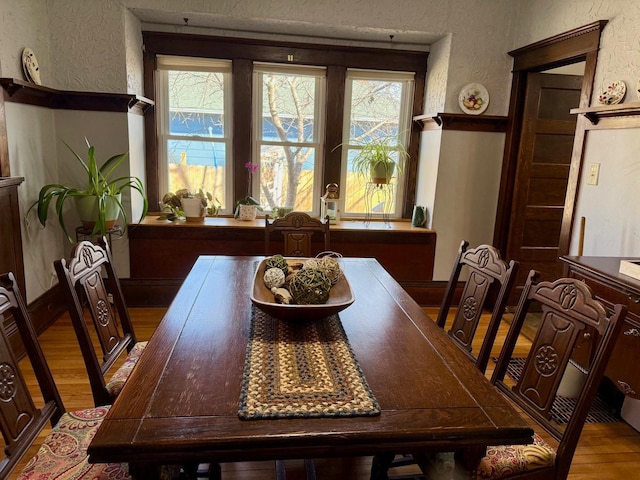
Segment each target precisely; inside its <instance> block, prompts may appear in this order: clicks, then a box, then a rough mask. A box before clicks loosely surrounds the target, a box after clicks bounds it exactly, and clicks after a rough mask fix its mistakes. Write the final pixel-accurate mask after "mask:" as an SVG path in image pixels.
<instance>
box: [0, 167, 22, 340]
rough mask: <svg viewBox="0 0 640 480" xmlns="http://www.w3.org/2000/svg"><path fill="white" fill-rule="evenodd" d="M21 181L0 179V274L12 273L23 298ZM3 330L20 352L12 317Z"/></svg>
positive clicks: (20, 178) (15, 178) (18, 179)
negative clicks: (19, 195)
mask: <svg viewBox="0 0 640 480" xmlns="http://www.w3.org/2000/svg"><path fill="white" fill-rule="evenodd" d="M23 181H24V178H22V177H0V272H1V273H7V272H13V274H14V275H15V277H16V281H17V282H18V287H20V290H21V292H22V295H23V296H24V295H25V286H24V260H23V258H22V234H21V232H20V208H19V205H18V186H19V185H20V184H21V183H22V182H23ZM3 328H4V331H5V332H6V334H7V335H8V336H9V337H10V339H11V340H10V341H11V344H12V346H13V348H14V349H15V350H14V351H18V352H19V351H21V349H22V345H21V342H20V340H19V338H18V335H16V333H17V329H16V325H15V323H14V321H13V317H10V316H7V317H6V318H5V319H4V325H3Z"/></svg>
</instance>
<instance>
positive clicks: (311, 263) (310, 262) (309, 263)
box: [302, 258, 318, 268]
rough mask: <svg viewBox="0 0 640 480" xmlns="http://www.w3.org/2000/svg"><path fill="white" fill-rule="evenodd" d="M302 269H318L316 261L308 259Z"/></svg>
mask: <svg viewBox="0 0 640 480" xmlns="http://www.w3.org/2000/svg"><path fill="white" fill-rule="evenodd" d="M302 268H318V260H317V259H315V258H309V259H308V260H306V261H305V262H304V264H303V265H302Z"/></svg>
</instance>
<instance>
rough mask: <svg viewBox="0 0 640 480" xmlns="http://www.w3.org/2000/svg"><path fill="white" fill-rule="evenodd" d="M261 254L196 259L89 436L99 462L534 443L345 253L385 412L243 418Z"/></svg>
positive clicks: (400, 294)
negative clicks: (240, 406)
mask: <svg viewBox="0 0 640 480" xmlns="http://www.w3.org/2000/svg"><path fill="white" fill-rule="evenodd" d="M260 259H261V257H225V256H202V257H200V258H199V259H198V261H197V262H196V263H195V265H194V266H193V269H192V270H191V272H190V273H189V275H188V277H187V278H186V279H185V281H184V284H183V285H182V287H181V289H180V291H179V293H178V295H177V296H176V298H175V299H174V301H173V303H172V304H171V307H170V308H169V310H168V311H167V313H166V315H165V317H164V319H163V320H162V322H161V323H160V325H159V326H158V329H157V330H156V332H155V333H154V335H153V337H152V338H151V340H150V341H149V344H148V346H147V348H146V350H145V352H144V354H143V355H142V357H141V358H140V360H139V363H138V365H137V366H136V368H135V370H134V371H133V373H132V375H131V377H130V378H129V380H128V381H127V383H126V385H125V387H124V389H123V390H122V393H121V394H120V395H119V397H118V399H117V400H116V402H115V404H114V405H113V407H112V408H111V411H110V412H109V414H108V415H107V417H106V418H105V420H104V422H103V423H102V425H101V426H100V428H99V430H98V432H97V434H96V436H95V438H94V439H93V441H92V442H91V445H90V446H89V450H88V453H89V459H90V461H91V462H129V463H130V465H131V466H132V467H133V469H134V471H141V470H139V469H140V468H141V465H143V464H145V463H147V464H154V463H164V464H169V463H184V462H188V461H205V462H206V461H220V462H224V461H240V460H242V461H251V460H268V459H286V458H314V457H344V456H350V455H373V454H377V453H384V452H390V451H392V452H398V453H405V452H409V451H412V450H415V449H417V448H419V449H434V450H436V449H437V450H445V451H453V450H456V451H461V450H464V449H468V450H474V451H475V452H478V451H480V453H482V452H483V451H484V450H483V449H484V447H486V446H487V445H497V444H518V443H528V442H530V440H531V436H532V430H531V429H530V428H529V427H528V425H527V424H526V422H525V421H524V420H523V419H522V418H521V417H520V416H519V415H518V414H517V412H516V411H515V410H514V409H513V408H512V407H511V405H510V404H509V403H508V402H507V400H505V399H504V398H503V397H502V395H501V394H499V393H498V392H497V391H496V390H495V389H494V387H493V386H492V385H491V384H490V383H489V382H488V381H487V380H486V379H485V377H484V376H483V375H482V374H480V372H479V371H478V370H476V369H475V368H474V367H473V365H472V364H471V363H470V361H469V359H468V357H467V356H466V355H464V354H463V353H462V352H461V351H460V350H459V349H458V348H457V347H456V346H455V345H454V344H453V342H452V341H451V339H450V338H448V336H447V335H446V334H445V333H444V332H443V331H442V330H441V329H439V328H438V327H437V326H436V324H435V323H434V322H433V321H432V320H431V319H430V318H429V317H428V316H427V315H426V314H425V313H424V312H423V310H422V309H421V308H420V306H419V305H418V304H416V303H415V301H414V300H413V299H412V298H411V297H410V296H409V295H408V294H407V293H406V292H405V291H404V290H403V289H402V287H400V285H399V284H398V283H397V282H396V281H395V280H394V279H393V278H392V277H391V276H390V275H389V274H388V273H387V272H386V271H385V270H384V269H383V268H382V267H381V266H380V264H379V263H378V262H377V261H376V260H375V259H370V258H367V259H365V258H345V259H343V260H344V264H343V265H344V269H345V275H346V276H347V279H348V281H349V283H350V285H351V289H352V290H353V292H354V295H355V298H356V299H355V302H354V303H353V304H352V305H351V306H349V307H348V308H346V309H345V310H343V311H342V312H341V313H340V319H341V321H342V325H343V327H344V330H345V332H346V334H347V337H348V339H349V342H350V344H351V347H352V349H353V351H354V354H355V357H356V359H357V361H358V362H359V364H360V367H361V368H362V371H363V372H364V376H365V378H366V380H367V382H368V384H369V386H370V387H371V389H372V391H373V393H374V395H375V397H376V399H377V401H378V403H379V405H380V408H381V410H382V413H381V415H379V416H375V417H352V418H311V419H275V420H249V421H248V420H240V419H239V418H238V400H239V398H240V389H241V382H242V374H243V368H244V364H245V355H246V348H247V342H248V340H249V332H250V319H251V302H250V299H249V292H250V288H251V285H252V282H253V276H254V270H255V265H256V262H257V261H258V260H260ZM475 456H476V457H477V454H475Z"/></svg>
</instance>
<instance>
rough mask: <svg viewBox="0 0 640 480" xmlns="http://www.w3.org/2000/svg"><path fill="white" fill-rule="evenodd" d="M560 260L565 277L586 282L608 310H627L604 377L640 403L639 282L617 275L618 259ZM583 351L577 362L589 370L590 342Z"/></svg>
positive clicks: (567, 257)
mask: <svg viewBox="0 0 640 480" xmlns="http://www.w3.org/2000/svg"><path fill="white" fill-rule="evenodd" d="M561 260H562V261H563V262H564V263H565V268H566V274H567V275H568V276H570V277H573V278H577V279H580V280H583V281H584V282H585V283H586V284H587V285H589V287H591V289H592V290H593V293H594V294H595V295H596V297H597V298H598V299H599V300H601V301H602V302H603V303H604V305H605V306H606V307H608V308H611V307H612V306H613V305H614V304H616V303H622V304H624V305H626V306H627V308H628V313H627V317H626V318H625V320H624V322H625V325H624V326H623V328H622V334H621V335H620V338H618V341H617V342H616V346H615V351H614V353H613V355H612V357H611V359H610V360H609V364H608V365H607V369H606V372H605V375H606V376H607V377H608V378H609V379H611V381H612V382H613V384H614V385H615V386H616V387H617V388H618V390H620V391H621V392H622V393H624V394H625V395H627V396H629V397H633V398H637V399H640V370H639V369H638V366H637V365H636V363H635V362H636V361H638V352H640V281H638V280H636V279H634V278H632V277H628V276H626V275H623V274H621V273H618V270H619V267H620V260H621V258H619V257H573V256H564V257H561ZM638 260H640V259H638ZM580 350H582V352H580V353H579V356H578V358H577V359H576V360H577V361H578V362H579V363H580V364H582V365H583V366H586V365H585V363H588V359H589V358H590V354H591V349H590V345H589V342H583V343H582V345H581V346H580Z"/></svg>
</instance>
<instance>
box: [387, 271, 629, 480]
mask: <svg viewBox="0 0 640 480" xmlns="http://www.w3.org/2000/svg"><path fill="white" fill-rule="evenodd" d="M537 277H538V273H537V272H536V271H534V270H532V271H531V272H529V275H528V277H527V281H526V283H525V285H524V288H523V291H522V295H521V297H520V300H519V302H518V306H517V308H516V312H515V314H514V318H513V322H512V324H511V326H510V328H509V331H508V333H507V337H506V340H505V342H504V344H503V347H502V350H501V352H500V355H499V357H498V361H497V364H496V368H495V370H494V371H493V374H492V377H491V383H492V384H493V385H495V387H496V388H497V389H498V390H499V391H500V392H502V393H503V394H504V395H505V396H506V397H507V398H508V399H510V400H511V401H512V402H513V403H514V404H515V406H516V407H517V408H518V409H519V411H520V412H521V413H522V414H524V415H527V416H528V417H529V418H530V420H531V423H532V425H534V424H537V425H538V426H539V427H540V429H542V430H544V431H545V432H547V433H548V434H549V435H550V436H551V437H552V438H553V439H554V440H555V442H556V443H557V445H556V447H555V448H554V447H552V446H551V445H550V444H549V443H547V442H546V441H545V440H544V439H543V438H542V437H541V436H540V435H539V434H538V433H534V442H533V443H532V444H529V445H498V446H490V447H488V448H487V451H486V454H485V456H484V457H483V458H482V460H481V461H480V464H479V466H478V467H477V469H476V470H475V472H474V475H473V478H477V479H481V480H499V479H509V480H511V479H514V480H516V479H520V480H525V479H526V480H549V479H553V480H566V478H567V476H568V474H569V469H570V467H571V461H572V459H573V455H574V453H575V450H576V447H577V445H578V441H579V439H580V434H581V432H582V428H583V426H584V423H585V420H586V418H587V414H588V413H589V409H590V408H591V405H592V403H593V400H594V399H595V396H596V393H597V391H598V387H599V385H600V382H601V381H602V378H603V376H604V371H605V368H606V366H607V362H608V360H609V358H610V357H611V354H612V353H613V349H614V347H615V343H616V340H617V338H618V337H619V336H620V335H621V332H622V327H623V324H624V317H625V315H626V311H627V309H626V306H624V305H620V304H618V305H614V306H612V307H611V310H610V311H611V313H608V311H607V310H606V309H605V307H604V305H603V304H602V303H601V302H600V301H598V300H597V299H595V297H594V296H593V293H592V291H591V289H590V288H589V287H588V286H587V285H586V284H585V283H584V282H582V281H580V280H576V279H574V278H560V279H558V280H555V281H553V282H539V283H536V278H537ZM531 312H536V313H538V314H539V313H541V319H540V326H539V327H538V330H537V333H536V336H535V338H534V340H533V341H532V342H531V347H530V349H529V351H528V353H527V355H526V358H525V363H524V367H523V369H522V371H521V373H520V374H519V375H517V378H512V376H513V375H514V374H513V372H511V373H508V371H509V364H510V363H511V362H510V361H511V359H512V358H513V355H514V350H515V346H516V342H517V341H518V337H519V335H520V332H521V330H522V326H523V325H524V322H525V319H526V317H527V315H528V314H529V313H531ZM587 335H589V336H591V339H592V341H593V342H594V349H595V350H594V351H595V355H594V357H593V361H592V363H591V364H590V366H589V370H588V372H587V373H586V378H585V381H584V384H583V386H582V388H581V390H580V391H579V393H578V395H577V397H576V398H575V404H574V405H573V408H572V410H571V412H570V414H569V418H568V420H559V419H560V418H561V417H560V416H559V415H555V414H554V412H555V411H556V408H557V407H556V398H557V396H558V389H559V387H560V384H561V381H562V377H563V375H564V373H565V371H566V369H567V367H568V366H569V364H570V363H569V361H570V359H571V354H572V352H573V349H574V347H575V345H576V344H577V343H578V342H579V341H580V340H581V338H582V337H583V336H587ZM558 408H559V407H558ZM562 413H564V412H562ZM563 417H564V418H566V415H563ZM565 421H566V423H565ZM413 456H414V459H416V460H415V463H418V465H420V467H421V469H422V470H423V471H426V470H428V469H430V468H432V466H433V465H434V464H437V463H438V460H439V459H443V458H444V461H446V460H447V459H448V458H453V455H452V454H441V453H438V454H425V453H424V452H422V453H414V455H413ZM455 468H456V469H458V468H460V466H459V465H456V466H455ZM465 470H468V468H466V469H465ZM449 474H451V472H449ZM394 478H395V477H394ZM427 478H432V477H430V476H427ZM450 478H451V477H450ZM456 478H457V477H456Z"/></svg>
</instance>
